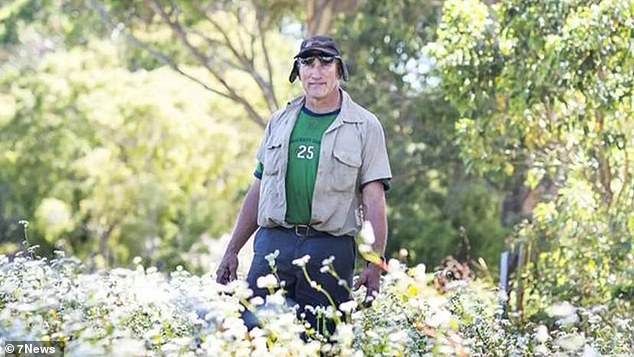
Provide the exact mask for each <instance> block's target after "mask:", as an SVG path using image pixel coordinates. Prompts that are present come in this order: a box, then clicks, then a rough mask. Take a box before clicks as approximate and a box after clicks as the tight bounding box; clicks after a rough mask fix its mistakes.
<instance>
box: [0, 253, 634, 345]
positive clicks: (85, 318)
mask: <svg viewBox="0 0 634 357" xmlns="http://www.w3.org/2000/svg"><path fill="white" fill-rule="evenodd" d="M23 253H26V254H23ZM32 253H33V251H32V250H31V251H29V252H20V254H18V255H17V256H16V257H15V258H14V259H13V260H12V261H10V260H9V259H8V258H7V257H6V256H0V306H2V312H1V313H0V339H2V340H20V339H25V340H42V339H51V340H61V341H64V343H65V352H66V353H67V354H68V355H71V356H84V355H91V354H99V355H112V356H120V355H145V354H150V355H157V354H184V355H213V356H225V355H227V356H229V355H230V356H235V355H239V356H251V355H253V356H265V355H270V354H276V355H288V356H308V355H310V356H313V355H318V353H319V351H321V352H323V354H324V355H339V356H363V355H368V356H377V355H382V356H423V355H447V354H450V355H473V356H490V355H495V356H508V355H525V354H528V353H534V354H542V355H551V354H554V353H564V354H569V355H572V354H579V353H582V352H583V353H585V354H590V355H594V354H596V353H597V352H598V351H601V353H613V354H619V353H621V354H631V353H632V352H633V351H634V346H632V344H631V341H633V340H634V339H633V337H634V328H633V325H632V319H631V316H628V317H626V316H623V315H619V314H611V313H610V312H609V311H606V310H605V309H602V308H601V307H597V308H595V309H592V310H590V309H588V310H580V309H576V308H575V307H574V306H572V305H570V304H568V305H557V306H553V308H552V311H551V315H552V317H553V318H569V317H570V316H573V315H574V316H576V314H575V312H577V311H578V312H579V313H580V314H581V315H582V316H584V320H583V322H575V323H572V324H568V325H566V326H565V327H561V328H552V329H548V328H547V327H546V326H545V325H539V326H533V325H531V326H528V327H527V328H526V330H524V331H520V330H515V329H513V328H512V327H511V325H510V324H509V323H508V321H507V320H503V319H499V310H498V308H497V306H498V305H497V299H496V294H495V292H494V291H495V289H494V288H492V287H491V286H488V285H486V284H483V283H481V282H478V281H475V282H471V283H469V284H467V283H466V282H464V281H455V282H452V283H451V284H450V286H449V291H448V293H446V294H441V293H439V292H438V291H436V290H435V289H434V288H433V285H432V281H433V280H434V279H433V278H434V274H432V273H429V272H426V271H425V267H424V266H423V265H418V266H416V267H412V268H406V267H405V266H402V265H401V264H399V263H398V262H396V261H395V260H392V261H391V262H390V264H389V268H390V272H389V273H388V274H387V275H385V276H384V279H383V283H382V289H381V293H380V295H379V296H378V298H377V300H376V301H375V303H374V304H373V305H372V306H371V307H370V308H365V309H356V308H354V306H355V305H358V304H359V302H360V299H361V298H362V296H364V292H363V291H357V293H355V300H354V302H350V303H347V304H348V305H347V307H343V305H342V309H343V310H344V311H350V313H346V318H345V319H343V321H342V322H341V323H340V324H339V325H338V327H337V331H336V333H335V334H334V335H333V336H332V337H331V339H330V340H323V339H320V338H316V339H312V338H311V339H308V340H306V341H304V340H302V339H301V338H300V333H301V332H303V331H305V327H304V325H303V324H302V321H301V320H298V319H297V317H296V315H295V313H294V312H293V310H292V309H291V308H290V307H288V306H285V305H284V299H283V295H282V293H283V291H282V290H278V291H276V292H275V293H273V294H272V295H270V296H268V297H267V299H266V302H265V301H263V300H262V299H261V298H254V299H249V296H250V294H251V291H250V290H248V289H247V287H246V283H245V282H244V281H243V280H236V281H234V282H233V283H231V284H229V285H228V286H222V285H218V284H216V283H215V282H214V280H213V277H212V276H209V275H206V276H197V275H193V274H191V273H189V272H187V271H185V270H183V269H182V268H181V267H178V268H177V269H176V270H175V271H173V272H171V273H169V275H165V274H162V273H159V272H158V271H157V270H156V268H154V267H148V268H144V267H143V265H142V260H141V259H140V258H136V259H135V261H134V264H135V266H133V267H132V269H125V268H117V269H113V270H111V271H102V272H99V273H87V272H85V269H84V267H83V266H82V265H81V264H80V262H79V260H77V259H76V258H69V257H65V256H63V255H58V256H57V257H56V258H55V259H52V260H50V261H47V260H46V259H40V258H30V257H29V256H30V255H31V254H32ZM241 302H242V303H244V304H245V305H247V306H250V308H251V309H253V311H255V312H256V314H258V316H260V321H262V326H261V327H256V328H254V329H253V330H252V331H250V332H248V331H247V329H246V327H245V325H244V324H243V322H242V320H241V319H240V312H241V311H242V310H243V309H244V306H243V305H242V304H241ZM255 306H259V307H258V308H255ZM582 324H587V325H588V328H585V329H584V328H582Z"/></svg>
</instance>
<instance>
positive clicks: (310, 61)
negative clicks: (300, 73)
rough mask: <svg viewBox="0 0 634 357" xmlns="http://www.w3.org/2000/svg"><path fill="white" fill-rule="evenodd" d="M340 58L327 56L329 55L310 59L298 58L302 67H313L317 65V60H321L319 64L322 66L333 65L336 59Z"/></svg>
mask: <svg viewBox="0 0 634 357" xmlns="http://www.w3.org/2000/svg"><path fill="white" fill-rule="evenodd" d="M337 58H339V57H338V56H327V55H318V56H310V57H300V58H298V60H299V63H300V64H301V65H302V66H312V65H313V63H315V60H316V59H319V62H320V63H321V64H322V65H326V66H327V65H329V64H332V63H333V62H334V61H335V59H337Z"/></svg>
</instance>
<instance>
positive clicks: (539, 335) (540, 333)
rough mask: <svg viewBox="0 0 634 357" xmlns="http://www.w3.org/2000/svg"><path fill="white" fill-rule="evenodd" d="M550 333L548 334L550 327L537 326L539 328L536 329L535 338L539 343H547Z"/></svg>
mask: <svg viewBox="0 0 634 357" xmlns="http://www.w3.org/2000/svg"><path fill="white" fill-rule="evenodd" d="M549 338H550V335H549V334H548V328H547V327H546V326H544V325H539V326H537V330H536V331H535V339H536V340H537V342H539V343H546V341H548V339H549Z"/></svg>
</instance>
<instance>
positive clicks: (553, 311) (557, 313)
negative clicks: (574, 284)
mask: <svg viewBox="0 0 634 357" xmlns="http://www.w3.org/2000/svg"><path fill="white" fill-rule="evenodd" d="M576 311H577V309H576V308H575V307H574V306H572V305H571V304H570V303H569V302H567V301H565V302H563V303H560V304H556V305H553V306H551V307H550V309H548V314H549V315H550V316H551V317H567V316H570V315H572V314H574V313H575V312H576Z"/></svg>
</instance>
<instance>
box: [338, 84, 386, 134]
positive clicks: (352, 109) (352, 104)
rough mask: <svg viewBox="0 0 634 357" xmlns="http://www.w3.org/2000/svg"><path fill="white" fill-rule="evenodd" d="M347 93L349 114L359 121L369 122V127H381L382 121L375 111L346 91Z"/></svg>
mask: <svg viewBox="0 0 634 357" xmlns="http://www.w3.org/2000/svg"><path fill="white" fill-rule="evenodd" d="M344 93H345V92H344ZM345 95H346V96H347V101H348V103H347V107H348V108H347V109H348V110H347V111H348V115H349V116H351V117H353V118H354V119H355V120H357V121H360V122H365V123H368V126H369V127H377V126H378V127H381V122H380V121H379V118H377V116H376V115H375V114H374V113H372V112H371V111H370V110H368V109H367V108H365V107H364V106H362V105H361V104H359V103H357V102H356V101H355V100H354V99H352V98H351V97H350V95H349V94H347V93H346V94H345Z"/></svg>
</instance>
